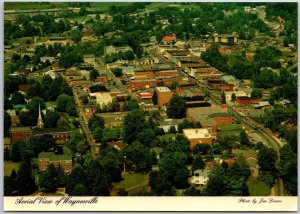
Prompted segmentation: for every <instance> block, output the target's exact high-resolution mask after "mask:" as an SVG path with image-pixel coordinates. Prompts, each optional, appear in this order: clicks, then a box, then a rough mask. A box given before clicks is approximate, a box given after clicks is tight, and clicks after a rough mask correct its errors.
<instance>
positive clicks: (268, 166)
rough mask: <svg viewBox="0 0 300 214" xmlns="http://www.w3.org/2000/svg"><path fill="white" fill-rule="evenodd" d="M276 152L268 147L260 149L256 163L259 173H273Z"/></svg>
mask: <svg viewBox="0 0 300 214" xmlns="http://www.w3.org/2000/svg"><path fill="white" fill-rule="evenodd" d="M276 156H277V155H276V152H275V151H274V150H273V149H271V148H268V147H265V146H264V147H262V148H261V149H260V150H259V151H258V155H257V161H258V165H259V166H260V170H261V171H270V172H274V171H275V169H276V168H275V162H276Z"/></svg>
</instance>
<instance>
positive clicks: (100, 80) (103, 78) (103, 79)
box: [95, 75, 108, 84]
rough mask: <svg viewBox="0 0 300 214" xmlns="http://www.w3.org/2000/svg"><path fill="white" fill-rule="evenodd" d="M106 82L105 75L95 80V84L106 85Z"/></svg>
mask: <svg viewBox="0 0 300 214" xmlns="http://www.w3.org/2000/svg"><path fill="white" fill-rule="evenodd" d="M107 81H108V79H107V76H106V75H101V76H99V77H97V78H96V79H95V82H97V83H102V84H103V83H106V82H107Z"/></svg>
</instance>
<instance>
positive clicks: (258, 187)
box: [247, 178, 271, 196]
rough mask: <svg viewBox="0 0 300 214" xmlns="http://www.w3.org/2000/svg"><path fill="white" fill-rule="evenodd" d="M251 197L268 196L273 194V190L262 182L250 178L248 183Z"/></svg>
mask: <svg viewBox="0 0 300 214" xmlns="http://www.w3.org/2000/svg"><path fill="white" fill-rule="evenodd" d="M247 186H248V188H249V192H250V196H268V195H270V194H271V189H270V188H269V187H268V185H267V184H265V183H264V182H262V181H259V180H256V179H254V178H249V180H248V181H247Z"/></svg>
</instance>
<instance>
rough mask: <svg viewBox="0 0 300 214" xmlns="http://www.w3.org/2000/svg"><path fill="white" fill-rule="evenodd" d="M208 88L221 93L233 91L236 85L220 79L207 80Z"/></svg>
mask: <svg viewBox="0 0 300 214" xmlns="http://www.w3.org/2000/svg"><path fill="white" fill-rule="evenodd" d="M207 86H208V87H210V88H212V89H217V90H220V91H222V92H223V91H233V88H234V85H233V84H229V83H227V82H225V81H224V80H220V79H211V80H207Z"/></svg>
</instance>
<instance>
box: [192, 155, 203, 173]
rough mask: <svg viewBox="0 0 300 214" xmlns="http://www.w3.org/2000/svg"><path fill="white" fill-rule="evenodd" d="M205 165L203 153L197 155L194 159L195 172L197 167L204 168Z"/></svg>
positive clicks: (193, 169)
mask: <svg viewBox="0 0 300 214" xmlns="http://www.w3.org/2000/svg"><path fill="white" fill-rule="evenodd" d="M204 167H205V163H204V161H203V159H202V157H201V155H197V156H196V157H195V158H194V160H193V164H192V171H193V172H194V171H195V170H197V169H204Z"/></svg>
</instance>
